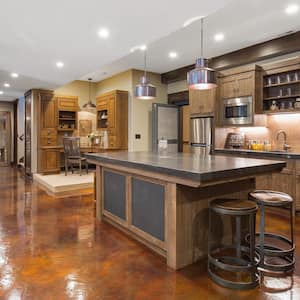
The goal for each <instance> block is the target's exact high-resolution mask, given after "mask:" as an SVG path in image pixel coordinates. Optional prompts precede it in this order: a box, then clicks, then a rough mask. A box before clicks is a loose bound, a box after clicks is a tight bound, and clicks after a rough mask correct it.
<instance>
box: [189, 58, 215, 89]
mask: <svg viewBox="0 0 300 300" xmlns="http://www.w3.org/2000/svg"><path fill="white" fill-rule="evenodd" d="M187 83H188V86H189V89H191V90H208V89H213V88H215V87H217V76H216V72H215V70H214V69H211V68H209V67H208V60H207V59H205V58H198V59H197V60H196V66H195V69H193V70H191V71H189V72H188V73H187Z"/></svg>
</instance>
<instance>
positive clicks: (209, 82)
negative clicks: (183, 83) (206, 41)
mask: <svg viewBox="0 0 300 300" xmlns="http://www.w3.org/2000/svg"><path fill="white" fill-rule="evenodd" d="M203 20H204V18H202V19H201V57H200V58H198V59H197V60H196V66H195V69H193V70H191V71H189V72H188V73H187V83H188V86H189V89H191V90H208V89H212V88H215V87H217V79H216V72H215V70H214V69H211V68H209V67H208V59H206V58H204V57H203Z"/></svg>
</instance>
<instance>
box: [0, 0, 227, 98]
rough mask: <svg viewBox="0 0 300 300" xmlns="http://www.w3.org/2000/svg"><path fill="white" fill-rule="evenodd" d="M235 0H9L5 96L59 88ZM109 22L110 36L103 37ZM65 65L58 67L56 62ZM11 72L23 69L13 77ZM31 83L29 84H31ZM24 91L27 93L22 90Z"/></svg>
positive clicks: (3, 29) (5, 7)
mask: <svg viewBox="0 0 300 300" xmlns="http://www.w3.org/2000/svg"><path fill="white" fill-rule="evenodd" d="M228 2H230V0H214V1H205V0H188V1H180V0H176V1H174V0H164V1H161V0H151V1H150V2H141V1H140V0H130V1H120V0H110V1H100V0H88V1H80V0H51V1H49V0H48V1H41V0H26V1H19V0H9V1H2V3H1V10H0V49H1V51H0V70H3V72H2V73H1V75H0V90H4V88H2V86H1V85H3V82H4V81H9V82H11V88H10V92H7V93H6V91H7V89H5V94H4V95H0V100H10V99H13V98H16V97H18V96H20V95H22V93H23V92H24V87H25V89H30V88H49V87H51V88H56V87H58V86H60V85H63V84H65V83H67V82H70V81H72V80H75V79H79V78H81V77H82V76H84V75H85V74H87V73H89V72H92V71H95V70H101V69H102V67H103V66H104V65H107V64H110V63H113V62H114V61H116V60H118V59H120V58H121V57H124V56H126V55H128V54H129V53H130V49H131V48H132V47H134V46H136V45H139V44H142V43H147V44H148V43H150V42H153V41H155V40H157V39H160V38H162V37H163V36H166V35H168V34H170V33H171V32H174V31H175V30H177V29H178V28H179V27H180V26H181V24H182V23H183V22H184V21H185V20H186V19H188V18H190V17H191V16H194V14H195V11H197V14H198V13H199V14H201V15H202V14H203V15H208V14H210V13H212V12H214V11H216V10H217V9H219V8H221V7H223V6H224V5H225V4H226V3H228ZM101 27H107V28H109V30H110V32H111V36H110V38H109V39H107V40H102V39H100V38H99V37H98V35H97V32H98V30H99V28H101ZM57 61H63V62H64V64H65V67H64V68H63V69H61V70H59V69H57V68H56V66H55V63H56V62H57ZM6 72H8V73H10V72H17V73H19V74H20V77H19V78H18V80H14V81H12V80H10V77H9V76H7V75H8V73H6ZM100 72H101V71H100ZM27 83H28V84H27ZM20 91H22V93H20Z"/></svg>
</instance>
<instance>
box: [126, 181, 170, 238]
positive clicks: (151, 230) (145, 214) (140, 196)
mask: <svg viewBox="0 0 300 300" xmlns="http://www.w3.org/2000/svg"><path fill="white" fill-rule="evenodd" d="M132 224H133V225H134V226H135V227H137V228H139V229H141V230H143V231H145V232H146V233H148V234H150V235H152V236H154V237H156V238H157V239H159V240H161V241H164V240H165V190H164V186H162V185H160V184H155V183H152V182H148V181H144V180H140V179H137V178H132Z"/></svg>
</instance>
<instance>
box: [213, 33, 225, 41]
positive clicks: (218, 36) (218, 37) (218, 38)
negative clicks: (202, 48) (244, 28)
mask: <svg viewBox="0 0 300 300" xmlns="http://www.w3.org/2000/svg"><path fill="white" fill-rule="evenodd" d="M224 37H225V36H224V34H223V33H222V32H220V33H217V34H215V36H214V39H215V41H216V42H220V41H223V40H224Z"/></svg>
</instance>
